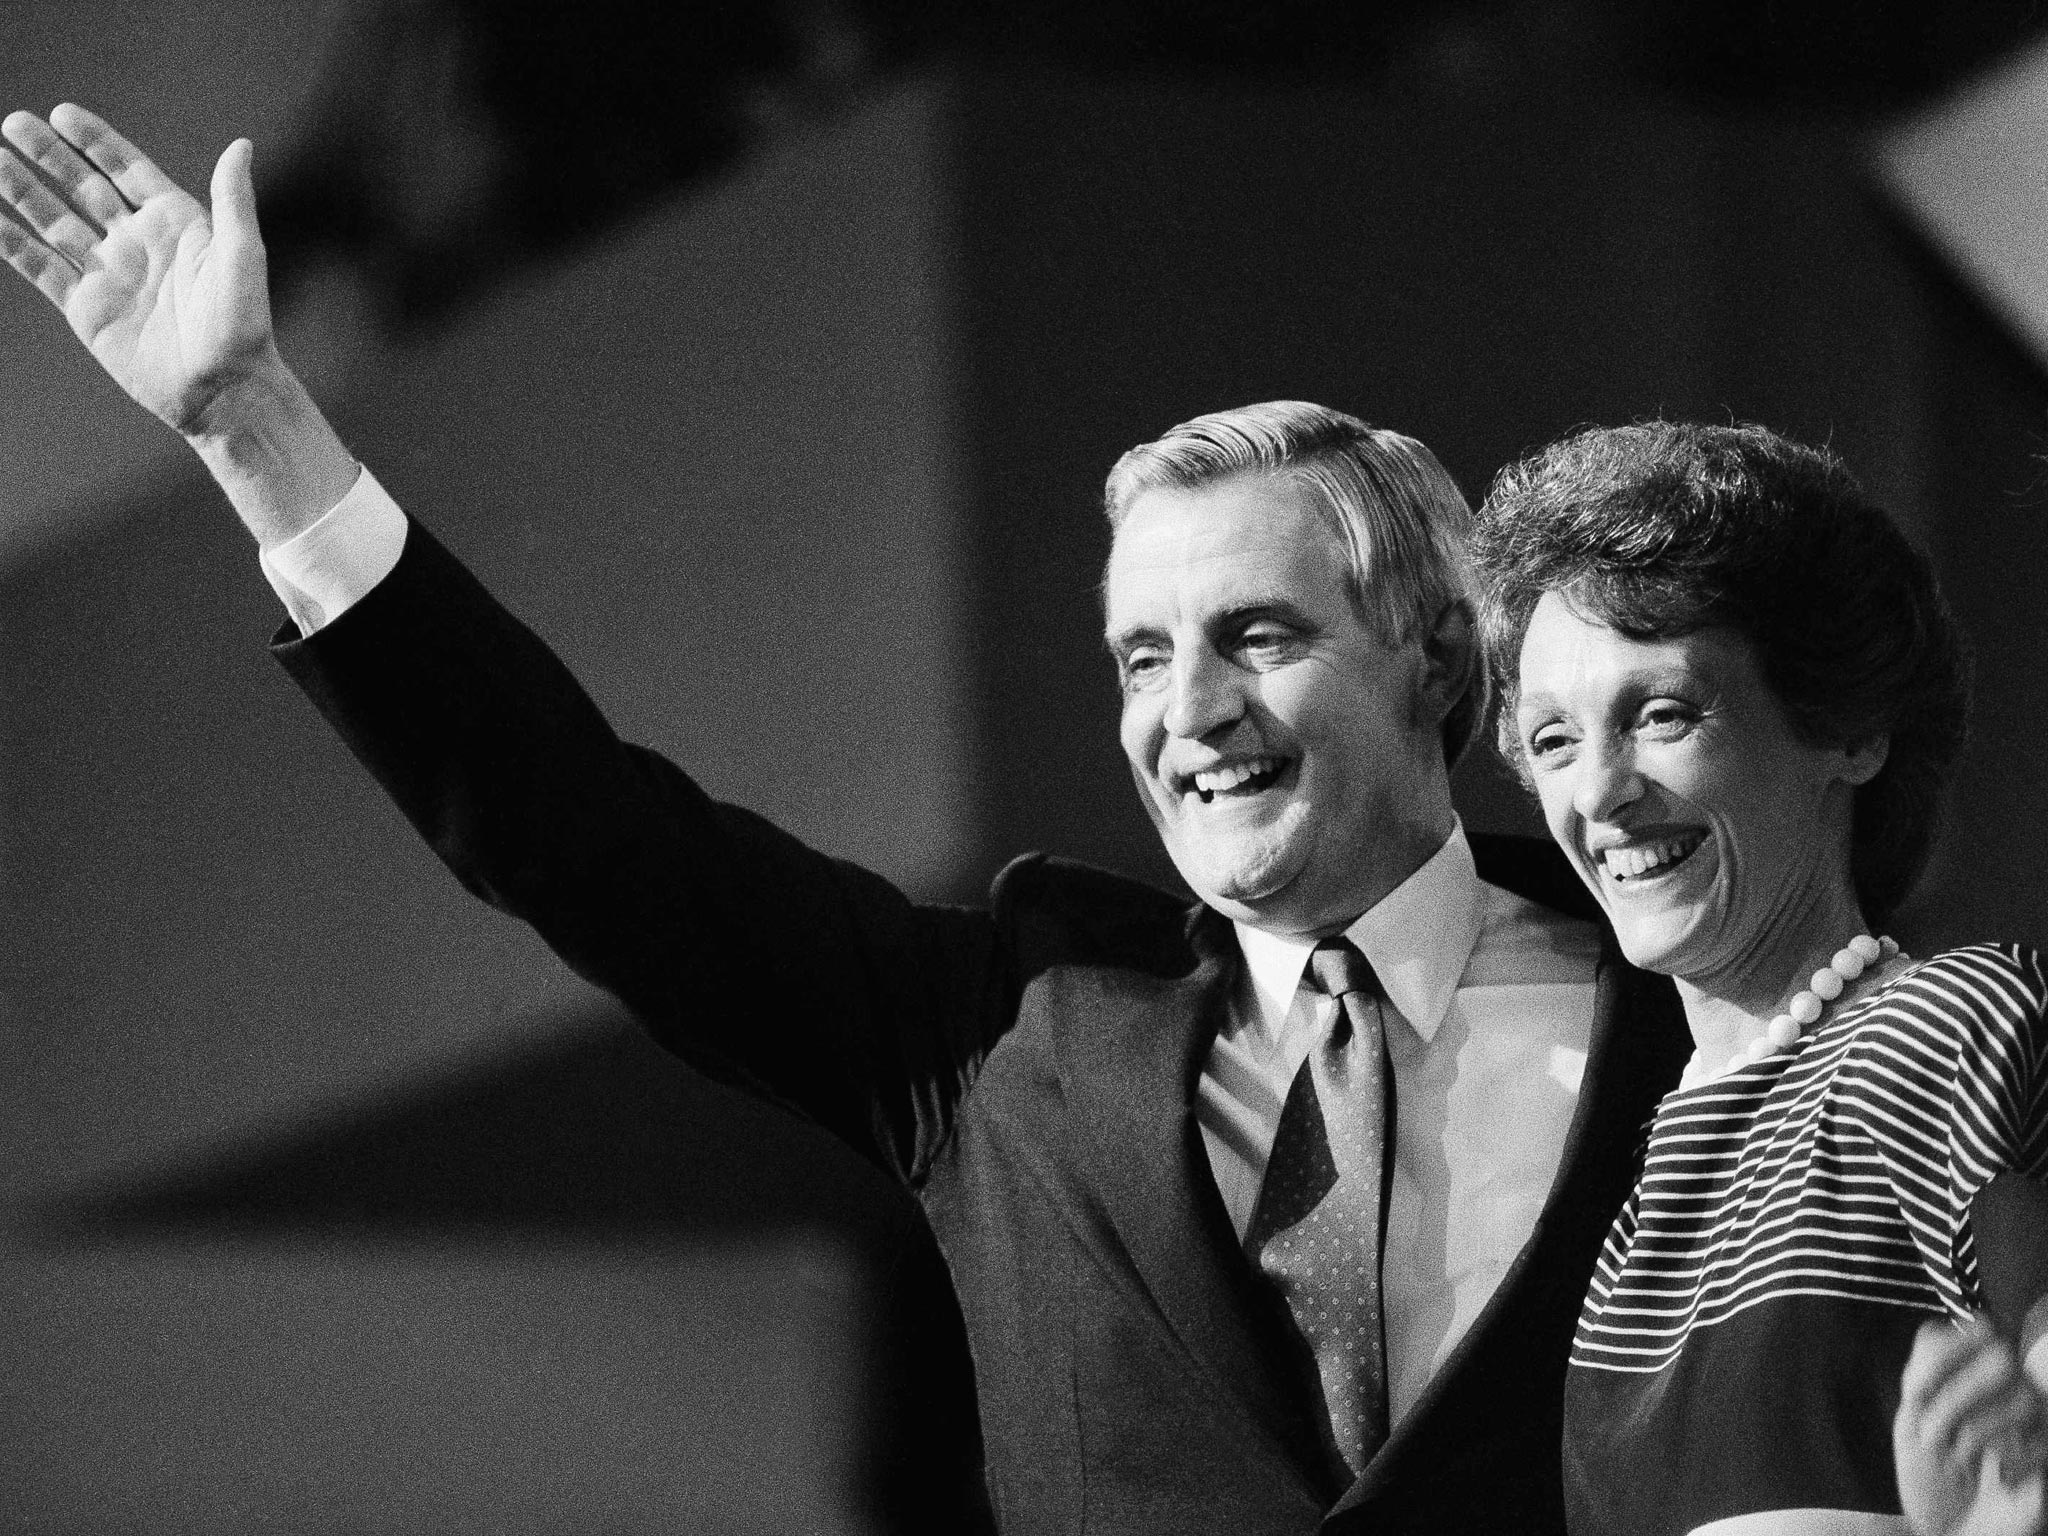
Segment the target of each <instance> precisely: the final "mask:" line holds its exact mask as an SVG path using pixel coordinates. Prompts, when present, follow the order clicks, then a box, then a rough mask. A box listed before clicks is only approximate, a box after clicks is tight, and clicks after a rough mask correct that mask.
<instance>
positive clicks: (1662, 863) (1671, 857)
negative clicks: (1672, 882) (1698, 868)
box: [1601, 832, 1706, 880]
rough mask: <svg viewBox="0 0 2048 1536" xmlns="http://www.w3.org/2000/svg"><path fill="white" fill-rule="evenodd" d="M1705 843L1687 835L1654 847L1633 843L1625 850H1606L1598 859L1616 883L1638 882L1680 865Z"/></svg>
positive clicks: (1703, 838) (1696, 834) (1699, 835)
mask: <svg viewBox="0 0 2048 1536" xmlns="http://www.w3.org/2000/svg"><path fill="white" fill-rule="evenodd" d="M1705 841H1706V835H1705V834H1704V833H1700V832H1689V833H1687V834H1686V835H1685V836H1684V837H1672V838H1666V839H1665V840H1664V841H1662V842H1657V843H1633V844H1631V845H1629V846H1628V847H1626V848H1609V849H1608V850H1607V851H1606V853H1604V854H1603V855H1601V862H1602V863H1603V864H1604V865H1605V866H1606V869H1607V873H1608V874H1610V875H1612V876H1613V877H1614V878H1615V879H1617V880H1640V879H1641V878H1642V877H1643V876H1644V875H1647V874H1651V873H1653V872H1655V871H1658V870H1664V869H1669V868H1671V867H1672V866H1674V865H1677V864H1683V863H1684V862H1685V861H1686V860H1687V859H1689V858H1691V857H1692V855H1693V851H1694V850H1695V849H1697V848H1698V847H1699V845H1700V844H1701V843H1703V842H1705Z"/></svg>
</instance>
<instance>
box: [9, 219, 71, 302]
mask: <svg viewBox="0 0 2048 1536" xmlns="http://www.w3.org/2000/svg"><path fill="white" fill-rule="evenodd" d="M0 257H4V258H5V259H6V262H7V265H9V266H10V267H12V268H14V270H15V271H17V272H19V273H20V274H21V275H22V276H23V277H25V278H27V279H28V280H29V281H30V282H32V283H34V284H35V285H36V287H38V288H39V289H41V290H42V292H43V296H44V297H45V298H47V299H48V300H49V301H50V302H51V303H52V304H54V305H56V306H57V307H58V308H59V309H62V308H64V306H65V305H66V304H67V303H68V302H69V301H70V299H71V291H72V290H73V289H74V288H76V287H77V286H78V268H76V267H74V266H72V265H71V263H70V262H68V261H66V260H65V259H64V258H63V257H62V256H59V255H58V254H57V253H56V252H55V251H53V250H51V249H50V248H49V247H48V246H47V245H44V244H43V243H42V242H41V241H40V240H36V239H33V238H31V237H30V235H29V234H28V232H27V231H26V230H24V229H22V228H21V227H20V226H19V225H17V224H16V223H15V222H14V221H13V220H11V219H8V218H4V217H0Z"/></svg>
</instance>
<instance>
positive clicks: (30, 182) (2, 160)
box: [0, 149, 100, 268]
mask: <svg viewBox="0 0 2048 1536" xmlns="http://www.w3.org/2000/svg"><path fill="white" fill-rule="evenodd" d="M0 201H4V203H5V204H6V207H7V210H8V212H9V213H10V215H11V216H12V217H13V218H14V220H15V221H16V222H17V223H20V224H25V225H27V226H28V227H29V228H30V229H33V230H34V231H35V232H36V233H37V234H38V235H40V236H41V237H42V240H43V243H44V244H45V245H48V246H49V247H50V248H51V249H53V250H55V251H56V252H57V253H58V254H59V255H61V256H62V257H64V259H65V260H67V261H69V262H70V263H71V264H72V265H73V266H74V267H79V268H83V267H84V266H85V264H86V261H87V259H88V258H89V256H90V254H91V252H92V248H93V247H94V246H95V245H97V244H98V243H99V239H100V232H99V231H98V230H97V229H95V228H94V227H93V226H92V225H90V224H88V223H87V222H86V221H85V220H84V219H82V218H80V217H79V216H78V214H77V213H76V212H75V211H74V210H73V209H72V208H71V207H70V205H69V204H67V203H65V202H64V201H63V199H61V198H59V197H58V196H57V195H56V194H55V193H53V192H52V191H51V190H50V189H49V188H48V187H46V186H44V185H43V184H42V183H41V182H40V181H38V180H37V179H36V175H35V172H33V171H31V170H30V169H29V168H28V167H27V166H25V165H23V164H22V163H21V161H20V160H18V159H16V158H15V157H14V156H13V155H11V154H9V153H8V152H7V151H6V150H4V149H0Z"/></svg>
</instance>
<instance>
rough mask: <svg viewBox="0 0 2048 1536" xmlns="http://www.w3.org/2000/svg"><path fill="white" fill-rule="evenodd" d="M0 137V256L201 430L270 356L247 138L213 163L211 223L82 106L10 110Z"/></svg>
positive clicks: (126, 375) (116, 371)
mask: <svg viewBox="0 0 2048 1536" xmlns="http://www.w3.org/2000/svg"><path fill="white" fill-rule="evenodd" d="M0 134H4V135H5V137H6V139H7V141H8V143H9V144H10V145H11V146H12V147H13V149H14V151H16V152H17V153H18V154H19V155H20V157H21V159H17V158H16V155H15V154H13V153H9V152H8V150H7V149H5V148H0V256H4V257H5V258H6V260H7V263H8V265H9V266H11V267H13V268H14V270H15V271H17V272H19V273H21V275H22V276H23V277H26V278H27V279H28V280H29V281H30V282H32V283H34V284H35V285H36V287H37V288H39V289H41V290H42V292H43V294H44V296H45V297H47V298H48V299H49V300H50V302H51V303H53V304H55V305H56V306H57V307H58V308H59V309H60V310H62V311H63V312H64V318H65V319H66V320H68V321H69V322H70V323H71V329H72V330H73V331H75V332H77V334H78V338H79V340H81V341H83V342H84V343H85V344H86V346H87V347H88V348H89V349H90V350H91V352H92V355H93V356H94V357H96V358H98V359H99V361H100V365H101V366H102V367H104V368H105V369H106V370H107V372H108V373H110V374H112V375H113V377H114V380H115V382H116V383H118V384H119V385H120V386H121V387H122V388H123V389H124V390H126V391H127V392H128V393H129V394H130V395H131V396H133V397H134V398H135V399H136V400H137V401H139V402H140V403H141V404H142V405H143V406H144V407H145V408H147V409H148V410H149V411H151V412H152V413H153V414H155V415H156V416H158V417H159V418H161V419H162V420H163V421H165V422H167V423H168V424H169V425H170V426H171V427H173V428H174V429H176V430H177V431H179V432H182V433H185V434H186V435H188V436H191V435H194V434H197V433H200V432H203V431H205V430H207V428H208V414H209V411H210V410H211V409H212V408H213V406H214V404H215V403H216V402H217V401H218V400H220V399H222V398H223V397H224V396H225V395H226V394H227V393H228V392H229V391H231V390H232V389H233V388H234V386H235V385H237V384H238V383H239V382H241V381H242V380H243V379H245V378H246V377H248V376H249V375H250V374H252V373H253V372H255V371H256V370H257V369H258V368H259V367H260V366H262V365H264V364H265V363H266V362H268V361H272V360H274V359H275V355H276V354H275V348H274V343H273V338H272V330H271V319H270V291H269V283H268V279H267V276H266V273H265V269H264V260H263V240H262V237H261V235H260V234H259V233H258V232H257V228H256V195H255V191H254V188H253V186H252V184H251V182H250V176H249V161H250V155H251V153H252V151H251V147H250V144H249V141H248V140H247V139H237V140H236V141H235V142H234V143H232V144H230V145H229V146H228V147H227V149H226V150H225V151H224V152H223V153H222V155H221V157H220V163H219V164H218V165H216V166H215V167H214V172H213V186H212V199H213V208H212V214H211V217H209V216H208V210H207V209H206V208H204V207H202V206H201V205H200V203H199V201H198V199H197V198H194V197H192V196H191V195H190V194H189V193H187V192H185V191H183V190H181V189H180V188H179V187H178V185H177V184H176V183H175V182H173V181H172V180H171V179H170V178H169V177H168V176H166V175H165V174H164V173H163V172H162V171H160V170H158V169H157V167H156V166H155V165H154V164H153V163H152V162H151V161H150V160H149V158H148V157H147V156H145V155H144V154H143V153H142V152H141V151H140V150H138V149H136V147H135V146H134V145H132V144H130V143H129V142H128V141H127V140H126V139H124V138H123V137H121V135H120V134H118V133H116V132H115V131H114V130H113V129H111V128H109V127H108V126H107V125H106V124H105V123H104V122H102V121H101V120H100V119H99V118H98V117H96V116H94V115H93V114H92V113H90V112H88V111H86V110H85V109H84V108H83V107H76V106H70V105H65V106H61V107H58V108H57V109H56V110H55V111H53V112H52V113H51V114H50V119H49V121H48V122H45V121H43V120H42V119H41V118H39V117H37V116H35V115H34V114H33V113H30V112H15V113H12V114H11V115H10V116H9V117H8V118H7V120H6V121H5V122H4V123H0ZM23 159H25V160H29V161H33V162H34V163H35V165H36V166H38V167H40V168H41V169H42V170H43V171H44V172H45V173H47V175H48V176H49V178H50V180H51V181H52V182H54V183H55V185H56V187H57V189H58V191H57V193H52V192H51V190H50V189H49V187H47V186H45V185H44V184H43V182H42V181H40V180H39V179H38V178H37V177H36V176H35V174H34V173H33V172H32V171H30V170H29V169H28V167H27V166H26V165H24V164H23V163H22V160H23ZM31 232H32V234H31Z"/></svg>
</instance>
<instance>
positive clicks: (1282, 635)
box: [1237, 629, 1294, 662]
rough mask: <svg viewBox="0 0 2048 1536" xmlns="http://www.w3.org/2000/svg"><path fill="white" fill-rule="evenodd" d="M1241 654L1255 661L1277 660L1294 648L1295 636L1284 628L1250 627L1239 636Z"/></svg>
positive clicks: (1238, 642)
mask: <svg viewBox="0 0 2048 1536" xmlns="http://www.w3.org/2000/svg"><path fill="white" fill-rule="evenodd" d="M1237 648H1238V651H1239V653H1240V654H1242V655H1244V656H1247V657H1250V658H1251V659H1252V660H1253V661H1255V662H1258V661H1275V660H1278V659H1280V658H1281V657H1284V656H1286V655H1287V654H1288V653H1289V652H1290V651H1292V650H1293V648H1294V636H1293V634H1292V633H1291V632H1289V631H1287V630H1284V629H1248V630H1246V631H1245V632H1244V633H1243V634H1242V635H1240V636H1238V639H1237Z"/></svg>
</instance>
